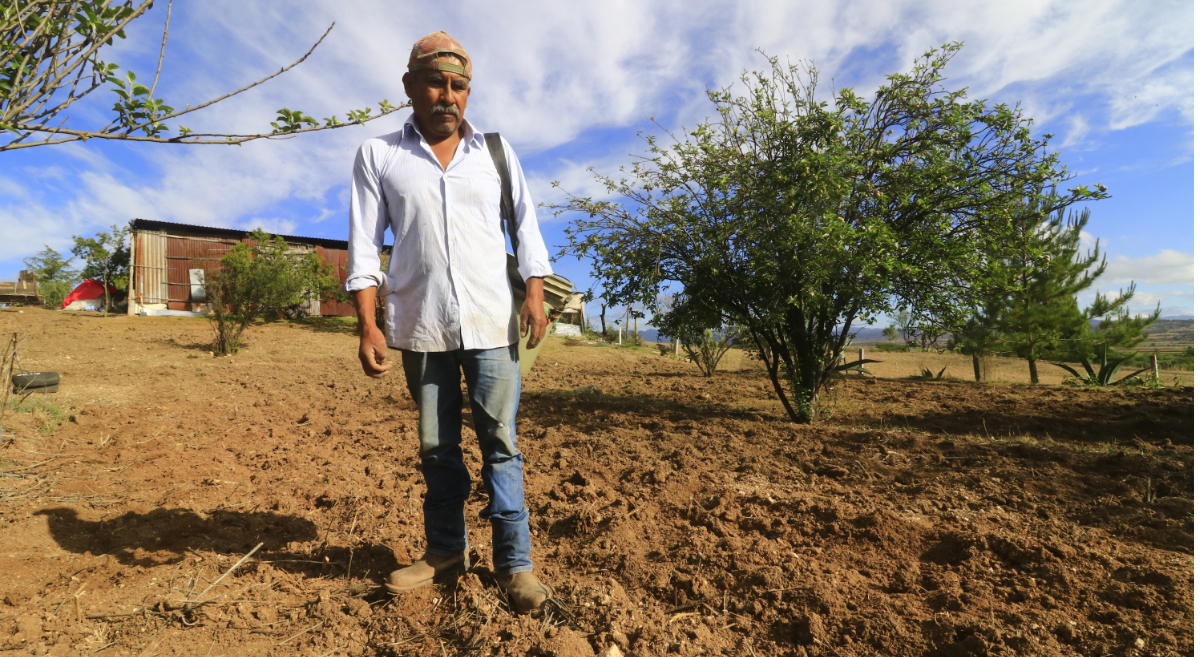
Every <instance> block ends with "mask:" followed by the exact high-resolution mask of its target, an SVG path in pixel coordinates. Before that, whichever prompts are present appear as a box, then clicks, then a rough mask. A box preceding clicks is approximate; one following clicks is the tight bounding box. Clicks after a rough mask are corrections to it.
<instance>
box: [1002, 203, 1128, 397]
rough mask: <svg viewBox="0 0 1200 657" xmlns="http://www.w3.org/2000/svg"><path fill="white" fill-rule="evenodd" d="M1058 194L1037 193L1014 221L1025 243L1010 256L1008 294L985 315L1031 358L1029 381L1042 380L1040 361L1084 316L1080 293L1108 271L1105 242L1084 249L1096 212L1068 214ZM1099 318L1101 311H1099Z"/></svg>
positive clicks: (1014, 348) (1007, 344) (1007, 345)
mask: <svg viewBox="0 0 1200 657" xmlns="http://www.w3.org/2000/svg"><path fill="white" fill-rule="evenodd" d="M1059 205H1060V204H1059V202H1058V201H1057V199H1056V196H1055V195H1054V194H1053V193H1050V194H1048V195H1045V196H1042V197H1041V198H1033V199H1030V200H1029V201H1028V203H1027V204H1026V207H1027V208H1028V209H1029V210H1030V211H1029V212H1025V213H1018V214H1017V216H1016V217H1015V218H1014V222H1013V225H1014V227H1015V228H1016V230H1017V238H1018V239H1020V240H1021V241H1022V242H1023V243H1024V244H1025V247H1026V248H1024V249H1022V250H1019V251H1017V252H1016V253H1014V254H1013V255H1012V256H1011V257H1009V258H1007V259H1006V266H1005V267H1004V268H1003V270H1002V271H1003V272H1004V273H1005V276H1006V277H1007V284H1006V285H1005V286H1004V289H1006V290H1007V292H1006V293H1004V294H1002V295H1001V296H1000V297H999V298H998V299H993V300H991V301H990V302H985V303H984V305H983V307H982V312H981V314H980V315H979V319H980V321H981V322H983V323H984V324H987V325H990V326H993V327H995V329H996V330H997V331H998V332H999V334H1000V335H1002V336H1003V340H1004V350H1005V351H1009V352H1012V353H1013V354H1015V355H1016V356H1018V357H1020V358H1023V359H1025V361H1026V362H1027V363H1028V365H1029V382H1030V383H1033V384H1036V383H1038V370H1037V361H1038V360H1039V359H1043V358H1045V357H1046V356H1048V355H1050V354H1052V353H1054V351H1055V350H1056V349H1057V348H1058V343H1059V341H1060V340H1062V339H1064V338H1066V337H1067V336H1068V335H1069V334H1072V333H1074V332H1075V331H1077V330H1078V327H1079V326H1080V322H1081V321H1082V320H1081V318H1080V317H1081V316H1080V311H1079V303H1078V301H1077V300H1076V297H1077V295H1078V294H1079V293H1080V292H1082V291H1084V290H1086V289H1088V288H1089V287H1091V286H1092V284H1093V283H1094V282H1095V281H1096V279H1097V278H1098V277H1099V276H1100V275H1101V274H1103V273H1104V269H1105V267H1106V260H1105V258H1104V255H1103V254H1102V253H1100V243H1099V240H1097V242H1096V244H1095V246H1094V247H1093V248H1092V249H1090V250H1086V251H1082V252H1081V251H1080V246H1081V245H1080V235H1081V234H1082V232H1083V229H1084V227H1086V226H1087V222H1088V217H1089V215H1090V211H1089V210H1088V209H1086V208H1085V209H1084V210H1083V211H1082V212H1078V213H1076V212H1071V213H1070V214H1068V213H1067V211H1066V209H1065V208H1061V207H1059ZM1093 317H1095V316H1093Z"/></svg>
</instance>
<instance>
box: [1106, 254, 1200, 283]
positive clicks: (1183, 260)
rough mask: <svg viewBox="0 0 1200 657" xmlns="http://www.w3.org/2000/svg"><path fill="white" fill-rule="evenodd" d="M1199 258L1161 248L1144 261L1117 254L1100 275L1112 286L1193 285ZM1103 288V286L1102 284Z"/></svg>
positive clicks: (1143, 259)
mask: <svg viewBox="0 0 1200 657" xmlns="http://www.w3.org/2000/svg"><path fill="white" fill-rule="evenodd" d="M1195 270H1196V255H1195V254H1194V253H1181V252H1179V251H1176V250H1174V249H1162V250H1161V251H1159V252H1158V253H1156V254H1154V255H1152V256H1147V257H1144V258H1130V257H1128V256H1123V255H1118V256H1117V257H1115V258H1110V259H1109V261H1108V267H1107V269H1105V270H1104V274H1103V275H1102V276H1101V280H1102V281H1108V282H1109V284H1112V283H1117V284H1120V283H1121V282H1125V283H1128V281H1134V282H1136V283H1138V284H1139V285H1141V284H1146V285H1189V286H1190V285H1193V284H1194V281H1195V280H1196V275H1195ZM1100 285H1103V283H1101V284H1100Z"/></svg>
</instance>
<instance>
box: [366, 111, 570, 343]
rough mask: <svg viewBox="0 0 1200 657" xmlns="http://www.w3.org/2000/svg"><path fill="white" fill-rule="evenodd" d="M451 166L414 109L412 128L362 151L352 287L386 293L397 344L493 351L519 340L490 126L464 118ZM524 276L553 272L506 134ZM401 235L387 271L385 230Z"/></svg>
mask: <svg viewBox="0 0 1200 657" xmlns="http://www.w3.org/2000/svg"><path fill="white" fill-rule="evenodd" d="M463 126H464V127H465V130H464V135H463V139H462V140H461V141H460V142H459V145H458V149H457V150H456V151H455V153H454V157H453V159H451V160H450V164H449V166H447V167H446V168H445V169H444V170H443V169H442V165H441V164H440V163H439V162H438V160H437V157H436V156H434V154H433V150H432V149H431V148H430V147H429V143H428V142H427V141H425V137H423V136H422V135H421V133H420V131H419V130H417V126H416V125H415V124H414V123H413V117H412V116H411V115H410V116H409V118H408V120H407V121H405V123H404V127H403V128H402V129H401V130H400V131H399V132H394V133H392V134H389V135H384V136H382V137H376V138H374V139H370V140H368V141H367V142H366V143H364V144H363V145H362V146H361V147H360V148H359V149H358V156H357V157H356V158H355V160H354V177H353V180H352V183H351V194H350V249H349V250H350V253H349V272H348V276H347V278H346V291H347V292H355V291H357V290H363V289H366V288H369V287H372V286H375V287H378V288H379V295H380V296H383V297H385V299H386V317H387V322H386V326H385V328H384V336H385V338H386V339H387V343H388V346H390V347H395V348H398V349H407V350H410V351H451V350H454V349H492V348H495V347H503V346H507V345H510V344H512V343H514V342H516V341H517V339H518V338H519V337H520V336H519V328H518V326H517V316H516V313H514V312H513V298H512V287H511V285H510V283H509V280H508V265H507V258H506V255H505V228H504V223H503V221H502V219H501V217H500V176H499V174H497V173H496V166H495V164H494V163H493V161H492V157H491V154H490V153H489V152H488V148H487V144H486V143H484V139H483V133H481V132H478V131H476V130H475V129H474V128H473V127H472V126H471V124H470V123H468V122H467V121H466V120H464V121H463ZM504 154H505V157H506V158H507V159H508V170H509V178H510V180H512V184H513V205H514V208H515V210H516V215H517V217H516V221H517V242H518V253H517V257H518V260H519V261H520V273H521V279H522V280H528V279H529V278H530V277H533V276H540V277H544V276H549V275H550V274H551V273H552V272H551V269H550V258H549V254H548V253H547V251H546V244H545V242H543V241H542V234H541V231H540V230H538V225H537V216H536V212H535V209H534V203H533V199H532V198H530V195H529V187H528V185H526V183H525V174H524V173H523V172H522V171H521V164H520V162H518V160H517V156H516V154H515V153H513V150H512V147H511V146H509V144H508V142H507V141H504ZM386 230H391V231H392V235H393V236H394V238H395V244H394V246H393V247H392V255H391V258H390V260H389V261H388V270H387V272H386V273H385V272H383V271H381V269H380V266H379V265H380V260H379V253H380V251H381V250H382V249H383V244H384V232H385V231H386Z"/></svg>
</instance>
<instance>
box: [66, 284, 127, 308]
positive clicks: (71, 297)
mask: <svg viewBox="0 0 1200 657" xmlns="http://www.w3.org/2000/svg"><path fill="white" fill-rule="evenodd" d="M120 292H121V291H120V290H118V289H117V288H115V287H113V286H111V285H109V286H108V294H109V295H110V297H111V296H114V295H116V294H119V293H120ZM103 296H104V284H103V283H101V282H100V281H90V280H89V281H84V282H82V283H80V284H79V286H78V287H76V288H75V289H74V290H71V293H70V294H68V295H67V298H66V299H63V305H62V307H63V308H66V307H67V306H69V305H71V302H72V301H79V300H80V299H96V298H99V297H103Z"/></svg>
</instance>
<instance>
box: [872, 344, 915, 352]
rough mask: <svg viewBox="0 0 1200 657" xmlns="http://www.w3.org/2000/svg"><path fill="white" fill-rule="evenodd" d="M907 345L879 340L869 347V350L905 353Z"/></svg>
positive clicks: (907, 348)
mask: <svg viewBox="0 0 1200 657" xmlns="http://www.w3.org/2000/svg"><path fill="white" fill-rule="evenodd" d="M908 350H909V347H908V345H905V344H896V343H894V342H880V343H877V344H876V345H875V346H873V347H871V351H878V352H881V353H885V354H896V353H907V352H908Z"/></svg>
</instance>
